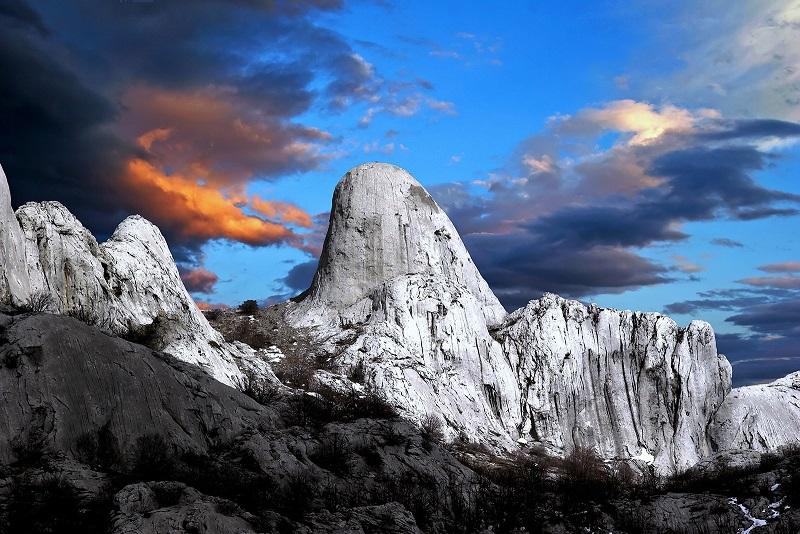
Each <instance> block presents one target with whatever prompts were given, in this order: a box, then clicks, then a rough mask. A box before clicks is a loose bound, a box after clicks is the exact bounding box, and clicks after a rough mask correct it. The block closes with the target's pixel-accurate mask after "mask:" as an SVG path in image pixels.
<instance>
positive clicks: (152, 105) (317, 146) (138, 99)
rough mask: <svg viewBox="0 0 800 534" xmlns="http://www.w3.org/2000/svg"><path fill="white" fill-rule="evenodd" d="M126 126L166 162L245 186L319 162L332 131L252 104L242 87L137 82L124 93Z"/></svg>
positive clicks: (214, 181)
mask: <svg viewBox="0 0 800 534" xmlns="http://www.w3.org/2000/svg"><path fill="white" fill-rule="evenodd" d="M122 102H123V105H124V109H125V111H124V113H123V115H122V120H121V123H120V128H121V129H123V130H124V131H126V132H129V133H130V135H131V136H136V137H137V138H138V139H139V141H140V144H142V146H143V147H144V148H145V149H146V150H147V152H148V153H149V156H150V158H151V160H154V161H157V162H158V164H159V165H160V166H161V167H162V168H169V169H175V170H177V171H180V172H182V173H185V174H188V173H191V174H192V175H193V176H196V177H197V179H202V180H204V181H205V182H206V183H207V184H209V185H212V186H215V187H230V186H240V187H241V186H244V185H245V184H247V183H248V182H250V181H252V180H253V179H254V178H255V177H259V178H274V177H276V176H282V175H286V174H291V173H295V172H303V171H307V170H311V169H315V168H317V167H319V166H320V164H321V163H322V162H324V161H325V160H326V159H328V158H327V157H326V156H325V155H324V154H323V153H322V152H321V150H322V146H321V143H325V142H327V141H329V140H330V139H331V135H330V134H327V133H325V132H323V131H320V130H318V129H315V128H309V127H305V126H299V125H296V124H292V123H289V122H287V121H285V120H284V119H283V118H282V117H280V116H278V117H275V116H273V115H268V114H264V113H263V108H258V107H251V102H249V99H247V98H243V97H242V95H241V93H240V91H239V89H237V88H235V87H215V86H211V87H204V88H198V89H190V90H183V91H177V90H164V89H157V88H152V87H144V86H137V87H133V88H131V89H129V90H128V91H127V92H126V93H125V95H124V96H123V100H122Z"/></svg>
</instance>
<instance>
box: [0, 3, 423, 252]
mask: <svg viewBox="0 0 800 534" xmlns="http://www.w3.org/2000/svg"><path fill="white" fill-rule="evenodd" d="M340 7H341V2H340V1H337V0H319V1H313V0H307V1H301V2H288V1H284V0H278V1H276V2H261V1H257V0H237V1H235V2H222V1H220V0H202V1H200V2H197V3H196V4H195V5H192V8H191V12H190V14H189V12H188V11H187V8H186V6H184V5H181V4H180V3H174V2H148V3H145V4H143V3H141V2H111V3H108V2H90V3H85V4H82V5H81V9H80V10H77V11H76V9H75V7H74V6H69V5H66V4H63V3H49V4H37V5H34V4H32V3H26V2H23V1H20V0H14V1H13V2H11V3H5V4H3V7H2V8H0V68H2V69H3V72H13V73H15V74H14V75H13V76H3V77H0V114H1V115H2V117H3V128H2V130H1V131H0V161H2V163H3V165H4V167H5V168H6V171H7V174H8V177H9V180H10V182H11V187H12V191H13V192H14V193H13V194H14V201H15V203H22V202H27V201H39V200H53V199H57V200H59V201H62V202H63V203H64V204H65V205H67V207H68V208H69V209H70V210H72V211H73V212H74V213H75V214H76V215H77V216H78V217H79V218H80V219H81V220H82V221H83V222H84V224H86V225H87V226H88V227H89V228H90V229H91V230H92V231H93V232H94V233H95V234H96V235H98V237H99V238H104V237H107V236H108V235H109V234H110V233H111V232H112V231H113V229H114V228H115V226H116V224H117V223H118V222H119V220H121V219H122V218H124V216H125V215H127V214H130V213H134V212H138V213H142V214H143V215H145V216H147V217H148V218H150V219H152V220H153V222H154V223H156V224H157V225H159V226H160V227H161V228H162V230H163V231H164V233H165V236H166V237H167V239H168V241H169V242H170V244H171V246H172V247H173V252H175V253H176V256H177V257H178V258H179V259H183V260H188V259H191V258H193V257H194V258H196V257H198V251H199V250H200V248H201V247H202V246H203V244H204V243H205V242H206V241H207V240H210V239H226V240H233V241H241V242H242V243H246V244H249V245H253V246H263V245H271V244H277V243H282V244H287V245H290V246H295V247H298V248H300V249H301V250H304V251H312V250H313V249H314V247H315V246H316V245H311V244H308V243H306V238H305V237H304V234H303V231H304V229H307V228H310V227H311V226H313V224H314V223H313V220H312V218H311V216H310V215H308V214H306V213H304V212H302V210H300V209H298V208H297V207H295V206H291V205H289V204H287V203H284V202H281V201H280V200H279V199H265V198H260V197H259V198H256V197H251V196H250V195H249V192H248V191H249V189H250V187H251V186H252V185H253V184H254V183H257V182H259V181H274V180H279V179H281V178H283V177H285V176H287V175H291V174H296V173H303V172H307V171H311V170H315V169H319V168H321V167H322V166H324V165H325V164H326V163H327V162H328V161H329V160H330V159H331V158H333V157H337V155H338V154H340V151H337V150H336V149H335V146H334V145H336V144H337V143H340V141H341V140H339V139H336V138H334V137H333V136H331V135H330V134H328V133H326V132H324V131H322V130H319V129H317V128H314V127H313V125H309V124H304V123H303V119H301V117H304V114H305V113H306V112H307V111H308V110H310V109H312V107H313V108H315V109H318V110H322V111H323V112H325V111H326V110H327V111H328V112H331V113H338V112H340V111H342V110H343V109H344V108H346V107H348V106H353V105H360V104H364V103H367V104H368V105H377V106H383V108H382V109H384V108H385V109H387V110H389V109H391V111H387V112H392V113H396V114H402V113H409V112H411V111H412V110H413V108H414V106H417V107H421V106H422V105H423V104H424V103H425V102H426V98H429V97H428V96H423V92H425V91H430V90H431V89H432V86H431V84H430V83H429V82H426V81H425V80H418V79H413V80H410V81H408V82H403V81H402V80H400V81H392V80H386V79H384V78H383V77H382V76H381V73H380V72H378V71H377V69H376V68H375V66H374V65H372V64H371V63H370V62H369V60H368V59H367V58H366V57H364V56H362V55H360V54H359V53H357V52H355V51H354V50H353V49H352V48H351V46H350V45H349V43H348V42H347V40H346V39H345V38H344V37H343V36H342V35H340V34H339V33H337V32H336V31H333V30H331V29H328V28H325V27H322V26H321V25H320V24H319V22H318V21H319V13H320V12H324V11H330V10H336V9H339V8H340ZM50 21H54V24H53V28H49V27H48V24H49V23H50ZM56 21H57V24H55V22H56ZM198 28H202V31H198ZM153 35H161V36H168V41H169V44H168V45H167V46H165V45H164V43H163V42H159V40H158V39H153ZM312 231H313V230H312Z"/></svg>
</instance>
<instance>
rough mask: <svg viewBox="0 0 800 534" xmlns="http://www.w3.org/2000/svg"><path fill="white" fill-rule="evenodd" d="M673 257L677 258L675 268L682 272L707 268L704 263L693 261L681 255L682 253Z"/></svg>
mask: <svg viewBox="0 0 800 534" xmlns="http://www.w3.org/2000/svg"><path fill="white" fill-rule="evenodd" d="M672 259H673V260H675V268H676V269H678V270H679V271H680V272H682V273H687V274H694V273H700V272H703V271H705V270H706V268H705V267H703V266H702V265H699V264H697V263H694V262H691V261H689V259H688V258H687V257H686V256H681V255H680V254H675V255H674V256H672Z"/></svg>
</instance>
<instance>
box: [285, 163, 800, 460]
mask: <svg viewBox="0 0 800 534" xmlns="http://www.w3.org/2000/svg"><path fill="white" fill-rule="evenodd" d="M285 310H286V311H285V317H286V318H287V320H288V321H289V322H290V323H291V324H294V325H297V326H302V327H305V328H311V329H312V331H313V332H315V336H316V343H317V345H318V346H319V347H322V348H323V350H324V351H327V354H329V355H330V357H332V358H333V360H334V363H335V365H336V366H338V368H339V369H340V370H341V371H342V372H347V370H348V369H354V368H357V367H360V366H363V367H364V369H365V370H366V372H365V382H366V386H367V387H368V388H375V389H376V390H378V391H380V392H381V393H382V394H383V395H385V396H386V398H387V399H388V400H389V401H390V402H391V403H392V404H394V405H395V406H397V407H398V408H399V409H401V411H402V413H403V414H404V415H406V416H407V417H410V418H412V419H415V420H417V421H421V420H423V419H425V418H426V417H428V416H431V415H434V416H436V417H440V418H441V419H442V420H443V421H444V423H445V426H446V433H447V434H448V436H449V437H450V438H451V439H453V438H455V437H456V436H458V435H465V436H467V437H469V438H470V439H472V440H475V441H478V442H481V443H484V444H490V445H492V446H495V447H498V448H501V449H504V450H513V449H515V448H517V447H518V445H519V444H522V445H526V446H529V445H533V444H538V445H542V446H545V447H546V448H548V449H551V450H554V451H569V450H572V449H573V448H574V447H576V446H586V447H592V448H594V449H596V450H598V451H599V452H600V453H601V454H602V455H603V456H604V457H606V458H617V459H638V460H641V461H643V462H645V463H651V464H654V465H655V467H656V469H657V470H659V471H660V472H664V473H674V472H679V471H682V470H685V469H686V468H688V467H689V466H691V465H693V464H695V463H696V462H697V461H698V460H699V459H701V458H703V457H704V456H707V455H709V454H711V453H712V452H714V451H715V450H718V449H720V448H734V447H739V446H750V445H749V444H748V443H747V442H746V441H747V440H741V439H734V438H728V437H722V436H720V437H718V438H717V439H715V440H710V439H709V435H710V434H714V430H713V428H712V429H711V430H709V429H710V428H711V427H713V426H714V425H719V424H720V423H719V421H718V419H719V418H723V419H724V420H726V421H729V422H730V425H731V426H732V427H733V428H734V429H735V430H733V433H734V434H735V433H737V432H738V433H740V434H741V433H744V434H745V435H751V434H753V433H758V432H762V431H763V432H767V433H770V432H771V433H772V435H773V438H770V439H772V441H770V440H769V439H768V440H767V441H766V442H767V443H768V444H769V447H772V446H776V445H778V444H785V443H787V442H789V441H790V439H789V436H790V435H792V434H793V433H794V435H795V436H796V435H797V433H798V431H800V424H796V423H795V422H794V419H792V420H791V421H790V423H789V427H790V429H789V430H785V431H781V432H780V433H779V435H777V434H776V432H775V431H773V430H771V429H770V428H771V427H772V426H773V425H778V424H779V423H778V421H779V420H780V418H781V414H783V413H784V408H783V406H786V405H787V403H789V402H790V401H791V400H792V398H793V397H792V396H791V394H790V393H789V392H788V390H787V389H786V388H779V387H773V388H771V389H769V390H764V391H761V390H759V391H757V392H756V391H753V392H747V391H744V392H739V391H735V392H734V394H733V395H731V396H730V398H729V400H727V401H726V398H728V394H729V392H730V389H731V367H730V365H729V364H728V362H727V360H726V359H725V358H724V356H722V355H719V354H717V351H716V343H715V339H714V333H713V331H712V329H711V327H710V326H709V325H708V324H707V323H704V322H701V321H693V322H692V323H691V324H690V325H689V326H688V327H686V328H682V327H679V326H678V325H677V324H675V322H674V321H672V320H671V319H669V318H668V317H665V316H662V315H660V314H655V313H639V312H628V311H617V310H609V309H602V308H598V307H596V306H594V305H591V306H587V305H584V304H582V303H579V302H576V301H567V300H564V299H561V298H559V297H557V296H554V295H546V296H545V297H543V298H542V299H539V300H535V301H531V303H530V304H528V306H526V307H525V308H523V309H520V310H517V311H516V312H514V313H512V314H510V315H508V316H506V314H505V313H504V311H503V310H502V308H501V307H500V305H499V303H498V301H497V299H496V298H495V297H494V295H493V294H492V293H491V291H490V290H489V289H488V286H487V284H486V282H485V281H484V280H483V279H482V277H481V275H480V273H479V272H478V271H477V269H476V268H475V266H474V264H473V263H472V260H471V259H470V257H469V254H468V253H467V251H466V249H465V248H464V246H463V243H462V242H461V240H460V238H459V237H458V234H457V233H456V231H455V230H454V228H453V226H452V224H451V223H450V221H449V220H448V218H447V215H446V214H445V213H444V212H443V211H442V210H441V209H440V208H439V207H438V206H437V204H436V203H435V201H434V200H433V199H432V198H431V197H430V196H429V195H428V194H427V192H426V191H425V190H424V189H423V188H422V186H421V185H420V184H419V183H418V182H417V181H416V180H415V179H414V178H413V177H412V176H411V175H409V174H408V173H407V172H406V171H404V170H402V169H400V168H398V167H394V166H392V165H386V164H379V163H369V164H365V165H361V166H358V167H356V168H354V169H352V170H351V171H350V172H348V173H347V174H346V175H345V176H344V177H343V178H342V180H341V181H340V182H339V184H338V185H337V187H336V192H335V194H334V199H333V206H332V209H331V218H330V226H329V229H328V234H327V236H326V240H325V245H324V248H323V252H322V256H321V259H320V264H319V268H318V270H317V273H316V275H315V277H314V280H313V283H312V285H311V287H310V288H309V289H308V290H307V291H306V292H305V293H304V294H302V295H301V296H300V297H298V299H296V301H295V302H292V303H289V304H287V305H285ZM765 394H766V395H768V396H769V399H766V398H765V396H764V395H765ZM753 396H755V397H757V398H758V399H759V400H758V401H753V400H748V401H745V400H744V399H745V398H749V397H753ZM747 402H750V403H753V402H756V403H769V402H774V403H775V405H776V406H777V407H776V408H774V409H772V410H770V411H769V412H764V413H763V414H762V416H761V418H760V419H759V420H758V421H757V422H754V419H753V418H752V417H751V418H747V417H744V416H742V415H741V414H740V412H742V410H744V411H746V410H747V408H746V407H745V406H744V404H746V403H747ZM743 403H744V404H743ZM721 407H722V408H721ZM786 409H787V410H788V409H789V408H788V407H787V408H786ZM718 410H721V412H720V415H718V416H717V418H716V419H715V414H717V412H718ZM721 414H731V415H727V416H725V415H721ZM754 424H757V425H758V426H759V429H763V430H758V429H752V428H751V427H752V426H753V425H754ZM726 432H727V433H728V434H730V433H731V431H726ZM726 436H727V434H726ZM769 447H767V446H764V447H763V448H769Z"/></svg>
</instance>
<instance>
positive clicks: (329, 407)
mask: <svg viewBox="0 0 800 534" xmlns="http://www.w3.org/2000/svg"><path fill="white" fill-rule="evenodd" d="M282 415H283V416H284V421H285V422H286V424H287V425H288V426H312V427H317V428H319V427H322V426H324V425H326V424H328V423H332V422H334V421H354V420H356V419H360V418H372V419H393V418H395V417H397V410H395V408H394V407H393V406H392V405H390V404H389V403H388V402H387V401H386V399H384V398H383V397H381V396H380V395H379V394H377V393H375V392H367V393H363V394H362V393H358V392H356V391H351V392H349V393H339V392H336V391H333V390H331V389H330V388H326V387H317V388H316V390H315V391H314V392H313V394H309V393H297V394H294V395H292V396H290V397H289V398H288V399H287V402H286V403H285V405H284V409H283V410H282Z"/></svg>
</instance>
